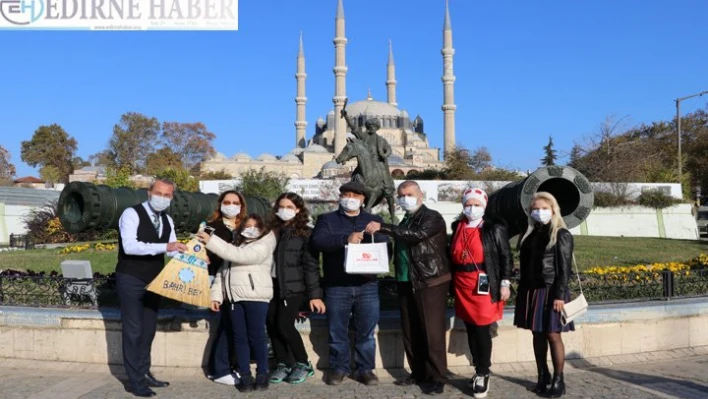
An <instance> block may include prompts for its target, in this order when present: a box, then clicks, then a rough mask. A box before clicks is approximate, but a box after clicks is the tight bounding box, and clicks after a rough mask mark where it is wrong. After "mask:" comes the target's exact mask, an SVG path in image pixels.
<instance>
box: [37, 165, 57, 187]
mask: <svg viewBox="0 0 708 399" xmlns="http://www.w3.org/2000/svg"><path fill="white" fill-rule="evenodd" d="M39 177H41V178H42V180H44V181H45V182H47V183H49V184H50V185H51V186H52V187H53V186H54V184H55V183H56V182H58V181H59V179H60V178H61V172H60V171H59V169H57V167H56V166H54V165H46V166H42V168H41V169H39Z"/></svg>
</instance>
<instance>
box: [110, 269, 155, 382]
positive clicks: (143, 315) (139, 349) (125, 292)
mask: <svg viewBox="0 0 708 399" xmlns="http://www.w3.org/2000/svg"><path fill="white" fill-rule="evenodd" d="M146 286H147V284H146V283H145V282H144V281H142V280H140V279H139V278H137V277H134V276H131V275H129V274H124V273H116V289H117V291H118V298H119V299H120V316H121V322H122V324H123V329H122V338H123V365H124V366H125V372H126V374H128V379H129V380H130V383H131V384H132V385H140V384H142V383H143V380H144V379H145V374H147V373H148V372H149V371H150V351H151V350H152V340H153V339H154V338H155V330H156V328H157V308H158V307H159V305H160V296H159V295H157V294H155V293H153V292H150V291H148V290H146V289H145V287H146Z"/></svg>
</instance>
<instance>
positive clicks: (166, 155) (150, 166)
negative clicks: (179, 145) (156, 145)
mask: <svg viewBox="0 0 708 399" xmlns="http://www.w3.org/2000/svg"><path fill="white" fill-rule="evenodd" d="M181 158H182V157H181V156H180V155H179V154H177V153H175V152H174V151H173V150H172V149H170V148H167V147H162V148H160V149H159V150H157V151H155V152H153V153H152V154H150V155H148V158H147V161H146V162H145V174H148V175H155V174H158V173H160V172H162V171H164V170H166V169H174V170H181V169H185V167H184V164H183V163H182V159H181Z"/></svg>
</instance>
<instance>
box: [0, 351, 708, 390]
mask: <svg viewBox="0 0 708 399" xmlns="http://www.w3.org/2000/svg"><path fill="white" fill-rule="evenodd" d="M702 355H708V346H698V347H693V348H684V349H674V350H666V351H656V352H644V353H637V354H632V355H615V356H601V357H595V358H587V359H568V360H567V361H566V369H565V372H566V373H578V372H583V371H584V370H588V369H592V368H596V367H609V366H618V365H624V364H632V363H646V362H648V361H651V362H661V361H670V360H674V359H679V358H687V357H693V356H702ZM0 364H1V365H2V366H0V368H4V369H8V368H10V369H28V370H54V371H63V372H75V373H98V374H113V375H116V376H117V377H120V376H123V375H124V370H123V366H122V365H111V366H109V365H105V364H103V365H99V364H91V363H74V362H61V361H55V362H48V361H40V360H30V359H13V358H2V357H0ZM549 366H550V367H552V366H551V365H549ZM153 371H154V372H155V373H156V374H159V375H162V376H177V377H204V376H205V375H204V371H203V370H202V369H201V368H185V367H153ZM449 371H450V373H452V374H454V375H458V376H460V377H463V378H465V377H469V376H472V375H473V374H474V367H472V366H456V367H450V369H449ZM492 372H493V373H494V374H499V375H517V376H529V375H535V373H536V363H534V362H521V363H508V364H500V365H494V366H492ZM376 373H377V374H378V376H379V378H380V379H381V381H392V380H395V379H397V378H400V377H402V376H405V375H406V374H407V373H408V371H407V370H406V369H377V370H376ZM317 375H318V377H317V378H313V380H312V381H313V382H314V383H322V382H321V376H322V370H318V371H317Z"/></svg>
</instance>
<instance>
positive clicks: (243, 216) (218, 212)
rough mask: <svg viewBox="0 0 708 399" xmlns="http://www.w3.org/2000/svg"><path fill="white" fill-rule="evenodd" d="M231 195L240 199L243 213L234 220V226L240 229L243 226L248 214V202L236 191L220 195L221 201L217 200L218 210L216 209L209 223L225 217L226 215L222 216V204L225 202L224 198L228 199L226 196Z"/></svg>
mask: <svg viewBox="0 0 708 399" xmlns="http://www.w3.org/2000/svg"><path fill="white" fill-rule="evenodd" d="M229 194H234V195H236V196H237V197H238V200H239V202H241V212H239V213H238V215H236V217H235V218H234V226H235V227H236V228H238V227H239V226H241V223H242V222H243V221H244V220H246V212H248V207H247V206H246V200H245V199H244V198H243V195H242V194H241V193H239V192H238V191H235V190H228V191H224V192H223V193H221V195H219V199H217V200H216V209H214V213H212V214H211V217H210V218H209V222H213V221H215V220H220V219H221V218H222V217H224V215H222V214H221V203H222V202H224V198H226V196H227V195H229Z"/></svg>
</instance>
